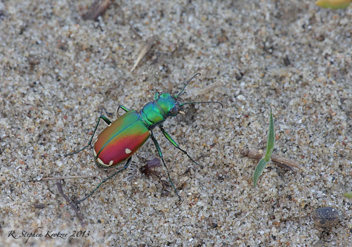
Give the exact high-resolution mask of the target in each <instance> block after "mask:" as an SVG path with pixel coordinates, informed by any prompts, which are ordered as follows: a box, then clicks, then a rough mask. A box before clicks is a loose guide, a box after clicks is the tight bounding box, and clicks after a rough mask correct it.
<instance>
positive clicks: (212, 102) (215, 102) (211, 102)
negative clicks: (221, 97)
mask: <svg viewBox="0 0 352 247" xmlns="http://www.w3.org/2000/svg"><path fill="white" fill-rule="evenodd" d="M197 103H201V104H202V103H205V104H208V103H210V104H220V105H221V107H222V108H224V105H223V104H222V103H221V102H219V101H194V102H184V103H180V106H183V105H185V104H197Z"/></svg>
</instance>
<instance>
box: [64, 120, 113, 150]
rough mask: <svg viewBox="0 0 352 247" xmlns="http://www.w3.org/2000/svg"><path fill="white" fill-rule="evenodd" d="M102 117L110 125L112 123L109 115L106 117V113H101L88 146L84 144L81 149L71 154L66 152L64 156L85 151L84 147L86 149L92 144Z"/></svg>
mask: <svg viewBox="0 0 352 247" xmlns="http://www.w3.org/2000/svg"><path fill="white" fill-rule="evenodd" d="M100 119H103V120H104V122H105V123H106V124H108V125H110V124H111V121H110V120H109V119H108V118H107V117H105V116H104V115H100V117H99V119H98V122H97V125H95V128H94V131H93V134H92V137H91V138H90V140H89V142H88V144H87V145H86V146H84V147H83V148H81V149H80V150H78V151H75V152H72V153H69V154H65V155H64V156H68V155H72V154H76V153H79V152H81V151H83V150H84V149H86V148H87V147H88V146H90V144H92V140H93V137H94V134H95V132H96V131H97V128H98V125H99V122H100Z"/></svg>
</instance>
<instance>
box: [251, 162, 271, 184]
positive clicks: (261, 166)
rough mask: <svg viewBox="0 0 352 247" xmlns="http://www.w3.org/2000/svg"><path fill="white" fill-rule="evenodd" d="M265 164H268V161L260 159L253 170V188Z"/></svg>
mask: <svg viewBox="0 0 352 247" xmlns="http://www.w3.org/2000/svg"><path fill="white" fill-rule="evenodd" d="M266 164H268V161H266V160H264V159H261V160H260V161H259V163H258V165H257V167H256V168H255V171H254V175H253V183H254V187H255V186H257V182H258V179H259V177H260V175H262V173H263V170H264V168H265V166H266Z"/></svg>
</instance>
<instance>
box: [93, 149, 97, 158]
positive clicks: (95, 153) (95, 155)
mask: <svg viewBox="0 0 352 247" xmlns="http://www.w3.org/2000/svg"><path fill="white" fill-rule="evenodd" d="M93 152H94V157H97V152H95V149H93Z"/></svg>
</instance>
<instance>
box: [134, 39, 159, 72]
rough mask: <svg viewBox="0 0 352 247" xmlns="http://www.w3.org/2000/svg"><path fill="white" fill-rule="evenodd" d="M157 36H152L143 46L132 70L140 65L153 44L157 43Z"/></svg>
mask: <svg viewBox="0 0 352 247" xmlns="http://www.w3.org/2000/svg"><path fill="white" fill-rule="evenodd" d="M155 40H156V37H155V36H152V37H151V38H149V39H147V41H146V42H145V45H144V46H143V48H142V50H141V52H140V53H139V56H138V58H137V60H136V62H135V63H134V65H133V68H132V69H131V72H133V70H134V69H135V68H136V67H137V66H138V64H139V62H140V61H141V60H142V59H143V58H144V56H145V55H146V54H147V53H148V52H149V51H150V50H151V49H152V47H153V45H154V44H155Z"/></svg>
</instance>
